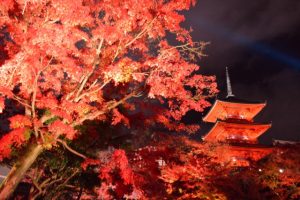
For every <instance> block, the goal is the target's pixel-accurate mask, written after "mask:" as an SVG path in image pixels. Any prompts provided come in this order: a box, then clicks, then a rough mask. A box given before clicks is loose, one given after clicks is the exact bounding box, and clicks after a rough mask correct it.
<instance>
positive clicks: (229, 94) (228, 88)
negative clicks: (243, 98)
mask: <svg viewBox="0 0 300 200" xmlns="http://www.w3.org/2000/svg"><path fill="white" fill-rule="evenodd" d="M226 84H227V96H226V98H228V97H234V94H233V93H232V87H231V82H230V77H229V72H228V67H226Z"/></svg>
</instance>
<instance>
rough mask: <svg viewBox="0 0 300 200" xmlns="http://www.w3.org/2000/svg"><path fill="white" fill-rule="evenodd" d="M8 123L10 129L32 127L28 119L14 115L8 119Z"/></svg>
mask: <svg viewBox="0 0 300 200" xmlns="http://www.w3.org/2000/svg"><path fill="white" fill-rule="evenodd" d="M9 121H10V128H11V129H16V128H24V127H31V125H32V123H31V121H30V118H29V117H27V116H24V115H15V116H13V117H10V118H9Z"/></svg>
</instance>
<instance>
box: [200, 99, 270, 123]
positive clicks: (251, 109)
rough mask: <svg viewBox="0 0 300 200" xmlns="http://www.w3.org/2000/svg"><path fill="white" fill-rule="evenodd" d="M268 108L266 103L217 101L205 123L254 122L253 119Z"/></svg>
mask: <svg viewBox="0 0 300 200" xmlns="http://www.w3.org/2000/svg"><path fill="white" fill-rule="evenodd" d="M265 106H266V102H263V103H262V102H254V103H251V102H238V101H232V100H220V99H217V100H216V101H215V103H214V104H213V106H212V107H211V109H210V110H209V112H208V113H207V114H206V116H205V117H203V121H205V122H212V123H215V122H216V121H217V120H227V119H231V118H234V119H244V120H247V121H253V118H254V117H255V116H256V115H257V114H258V113H259V112H260V111H261V110H262V109H263V108H264V107H265Z"/></svg>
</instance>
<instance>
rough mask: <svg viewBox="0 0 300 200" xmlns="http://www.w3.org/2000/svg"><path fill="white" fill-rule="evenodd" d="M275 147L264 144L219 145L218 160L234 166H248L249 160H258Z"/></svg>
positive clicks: (217, 150)
mask: <svg viewBox="0 0 300 200" xmlns="http://www.w3.org/2000/svg"><path fill="white" fill-rule="evenodd" d="M273 150H274V148H272V147H269V146H262V145H228V146H220V147H217V149H216V152H217V155H218V156H217V161H219V162H221V163H230V165H232V166H248V165H249V164H250V163H249V161H258V160H260V159H261V158H263V157H265V156H266V155H268V154H270V153H271V152H272V151H273Z"/></svg>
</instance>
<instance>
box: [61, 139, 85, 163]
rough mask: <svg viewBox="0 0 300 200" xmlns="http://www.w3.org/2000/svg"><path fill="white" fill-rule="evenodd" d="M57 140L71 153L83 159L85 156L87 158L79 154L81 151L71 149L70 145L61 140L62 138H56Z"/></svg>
mask: <svg viewBox="0 0 300 200" xmlns="http://www.w3.org/2000/svg"><path fill="white" fill-rule="evenodd" d="M57 141H58V142H59V143H61V144H62V145H63V146H64V147H65V148H66V149H67V150H68V151H70V152H71V153H73V154H75V155H77V156H79V157H81V158H83V159H86V158H87V157H86V156H85V155H83V154H81V153H79V152H77V151H75V150H74V149H72V148H71V147H70V146H68V144H67V143H66V142H65V141H63V140H61V139H57Z"/></svg>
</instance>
